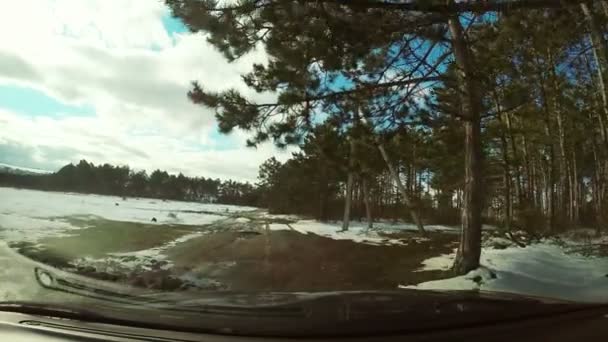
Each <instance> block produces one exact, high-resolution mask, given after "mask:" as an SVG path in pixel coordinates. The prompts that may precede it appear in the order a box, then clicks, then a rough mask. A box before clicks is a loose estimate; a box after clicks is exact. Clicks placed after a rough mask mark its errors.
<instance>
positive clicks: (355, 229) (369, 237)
mask: <svg viewBox="0 0 608 342" xmlns="http://www.w3.org/2000/svg"><path fill="white" fill-rule="evenodd" d="M290 226H291V228H290ZM425 228H426V229H427V231H441V232H452V231H454V229H455V228H452V227H446V226H439V225H435V226H425ZM269 229H270V230H295V231H297V232H299V233H302V234H315V235H319V236H324V237H328V238H330V239H334V240H351V241H354V242H358V243H365V244H370V245H407V244H409V243H412V242H413V243H420V242H425V241H429V238H426V237H422V236H417V235H412V236H408V237H407V238H402V239H395V238H388V237H383V236H381V235H380V233H386V234H391V233H392V234H394V233H399V232H404V231H406V232H417V231H418V229H417V228H416V226H415V225H412V224H404V223H390V222H375V223H374V227H373V228H372V229H369V228H368V227H367V223H366V222H357V221H355V222H351V223H350V225H349V228H348V230H347V231H345V232H342V231H341V229H342V222H340V221H337V222H319V221H315V220H300V221H297V222H294V223H290V224H289V225H287V224H283V223H271V224H269Z"/></svg>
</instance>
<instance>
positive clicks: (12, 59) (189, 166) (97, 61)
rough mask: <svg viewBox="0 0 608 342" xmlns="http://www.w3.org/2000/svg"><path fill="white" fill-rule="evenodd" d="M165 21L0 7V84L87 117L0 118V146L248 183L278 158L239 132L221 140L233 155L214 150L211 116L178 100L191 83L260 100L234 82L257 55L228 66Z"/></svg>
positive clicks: (84, 5) (95, 9) (129, 9)
mask: <svg viewBox="0 0 608 342" xmlns="http://www.w3.org/2000/svg"><path fill="white" fill-rule="evenodd" d="M166 15H168V10H167V8H165V7H164V5H163V4H162V2H161V1H153V0H54V1H53V0H20V1H11V2H8V1H7V2H2V3H0V83H2V84H9V85H10V84H19V85H22V86H23V85H25V86H28V87H32V88H35V89H38V90H40V91H42V92H44V93H46V94H47V95H49V96H51V97H54V98H56V99H58V100H59V101H62V102H64V103H68V104H79V105H81V104H87V105H90V106H92V107H93V108H95V111H96V114H97V115H96V116H95V117H63V116H61V117H54V118H50V117H44V118H40V117H38V118H31V117H26V116H23V115H19V113H14V112H9V111H6V110H5V111H0V126H1V127H2V128H1V131H2V132H3V136H0V143H2V141H3V142H4V143H5V144H8V143H9V142H10V143H12V144H15V143H16V144H18V145H19V146H25V147H28V148H29V150H28V151H34V152H33V153H34V154H35V157H36V158H37V160H38V161H41V160H44V159H45V158H50V157H51V156H54V155H55V153H50V152H49V151H57V149H60V150H61V151H69V153H67V152H66V153H64V154H66V157H68V156H67V154H70V156H69V158H81V157H82V158H87V159H89V160H92V161H94V162H112V163H128V164H131V165H133V166H135V167H137V168H146V169H151V168H157V167H158V168H162V169H167V170H171V171H174V172H177V171H184V172H185V173H188V174H191V175H195V174H196V175H205V176H213V177H216V176H217V177H222V178H230V177H234V178H239V179H253V178H255V175H256V174H257V165H258V164H259V163H260V162H261V161H263V160H264V159H266V158H268V157H270V156H272V155H274V154H276V153H278V151H277V150H275V149H274V148H273V147H271V146H265V147H262V148H260V149H259V150H257V151H256V150H251V149H246V148H244V147H242V146H243V144H244V141H245V137H244V135H243V134H242V133H237V135H236V136H235V137H232V138H230V139H232V141H233V143H237V144H238V148H233V149H230V150H225V149H222V148H221V147H222V146H218V142H217V141H214V140H213V139H210V133H211V132H212V130H213V129H214V125H215V118H214V116H213V113H212V112H211V111H210V110H208V109H205V108H201V107H198V106H195V105H193V104H191V103H190V102H189V101H188V99H187V97H186V93H187V91H188V88H189V83H190V81H191V80H199V81H201V83H203V84H204V85H205V87H207V88H210V89H215V90H221V89H227V88H231V87H236V88H238V89H240V90H242V91H244V92H246V93H247V94H249V95H250V96H255V97H258V98H263V97H266V98H268V97H269V95H257V94H253V93H252V92H251V91H250V90H249V89H247V88H246V87H245V86H244V84H243V83H242V81H241V78H240V75H241V74H242V73H244V72H246V71H248V70H249V69H250V68H251V63H253V62H264V61H265V56H264V54H263V53H261V52H255V53H252V54H250V55H248V56H246V57H245V58H244V59H242V60H240V61H238V62H236V63H233V64H229V63H227V62H226V61H225V59H224V58H223V56H222V55H221V54H220V53H219V52H217V51H216V50H215V49H214V48H213V47H211V46H210V45H209V44H208V43H207V42H206V41H205V38H204V37H203V36H202V35H192V34H178V35H176V36H174V37H170V36H169V34H168V33H167V32H166V31H165V28H164V26H163V24H162V18H163V16H166ZM49 114H53V113H49ZM33 132H36V134H33ZM39 133H40V134H39ZM134 133H137V134H134ZM45 151H46V152H45ZM287 155H288V154H287V153H283V157H282V159H284V158H285V157H286V156H287ZM65 161H74V160H67V159H66V160H62V161H61V162H65ZM46 162H54V163H58V162H60V160H59V159H58V160H55V161H50V160H47V161H46Z"/></svg>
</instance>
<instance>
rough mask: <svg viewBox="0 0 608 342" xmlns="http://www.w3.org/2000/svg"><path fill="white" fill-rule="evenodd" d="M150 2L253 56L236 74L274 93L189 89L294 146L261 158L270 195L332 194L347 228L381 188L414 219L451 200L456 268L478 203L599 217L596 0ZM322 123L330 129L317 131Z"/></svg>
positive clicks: (465, 252) (601, 84) (607, 64)
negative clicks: (289, 154)
mask: <svg viewBox="0 0 608 342" xmlns="http://www.w3.org/2000/svg"><path fill="white" fill-rule="evenodd" d="M165 1H166V3H167V4H168V5H169V6H170V8H171V9H172V12H173V14H174V16H176V17H177V18H179V19H181V20H182V21H183V22H184V23H185V24H186V25H187V26H188V28H189V29H190V30H191V31H192V32H202V33H204V34H206V35H207V37H208V41H209V42H210V43H212V44H213V45H214V46H215V47H216V48H217V49H218V50H219V51H221V52H222V53H223V54H224V56H225V57H226V59H227V60H230V61H232V60H235V59H238V58H240V57H242V56H244V55H246V54H247V53H248V52H250V51H253V50H255V49H259V48H263V49H264V50H265V52H266V54H267V55H268V58H269V60H268V63H265V64H256V65H253V68H252V71H251V72H249V73H247V74H244V75H243V80H244V81H245V83H246V84H247V86H249V87H250V88H251V89H252V90H255V91H256V92H259V93H274V94H276V98H275V99H274V100H272V101H268V102H259V101H256V100H255V99H254V98H253V97H250V96H244V95H243V94H242V93H241V92H240V91H238V90H236V89H229V90H225V91H221V92H213V91H209V90H208V89H207V88H206V87H205V85H204V84H200V83H198V82H194V83H193V85H192V89H191V90H190V92H189V93H188V96H189V98H190V99H191V101H192V102H194V103H197V104H200V105H203V106H206V107H209V108H212V109H214V110H215V115H216V118H217V119H218V122H219V126H220V129H221V130H222V131H223V132H225V133H228V132H230V131H231V130H233V129H236V128H239V129H243V130H246V131H248V132H250V133H251V139H250V141H249V144H250V145H256V144H258V143H260V142H263V141H266V140H272V141H274V142H275V144H277V145H278V146H286V145H290V144H296V145H301V146H308V151H306V149H305V150H304V151H303V152H302V154H301V155H299V156H295V157H294V158H293V159H292V160H290V161H288V162H287V163H286V164H282V165H280V166H278V165H277V163H275V162H274V161H269V162H268V163H266V165H265V170H264V172H265V174H266V173H268V174H273V175H276V177H270V178H269V179H268V180H267V181H265V182H262V184H263V185H264V186H265V187H266V188H267V189H283V190H282V191H278V190H277V191H274V192H273V191H272V190H269V191H270V193H274V194H275V195H274V196H272V195H268V194H267V195H266V196H267V197H266V198H265V200H266V201H267V202H268V203H269V205H270V206H276V207H277V208H281V206H283V207H284V206H286V205H287V204H288V203H293V208H297V210H307V211H310V212H313V211H315V210H316V212H317V215H318V216H319V217H323V216H325V215H327V210H328V208H332V206H333V205H334V204H332V203H333V202H332V201H333V199H335V197H336V196H335V195H336V194H343V195H342V197H343V199H344V200H343V205H344V206H343V217H344V227H343V229H348V224H347V221H348V218H349V217H350V216H351V214H352V213H351V209H353V207H355V206H356V205H358V204H357V203H359V202H360V201H359V199H360V198H362V199H364V200H363V202H367V203H375V209H376V210H379V209H380V208H381V209H380V210H385V209H386V208H387V207H386V206H385V205H378V204H379V203H380V202H382V201H386V200H387V198H390V197H391V196H390V195H387V194H384V195H383V196H380V197H382V199H378V198H377V197H378V196H377V194H378V191H379V190H378V188H382V189H383V190H382V191H384V190H387V191H388V192H390V193H392V194H393V195H394V196H393V198H392V203H399V204H401V205H402V206H403V210H402V214H403V215H408V217H409V219H410V220H412V221H413V222H415V223H416V224H417V225H418V227H419V230H420V232H421V233H424V223H425V216H424V211H425V208H428V207H429V204H431V205H430V206H431V207H432V208H434V210H437V211H442V210H444V209H445V210H446V213H447V212H448V211H449V209H450V208H453V207H456V208H457V209H459V211H460V214H459V216H460V223H461V225H462V234H461V240H460V246H459V250H458V253H457V258H456V262H455V265H454V269H455V271H456V272H458V273H465V272H467V271H469V270H472V269H474V268H476V267H477V266H478V265H479V255H480V245H481V243H480V241H481V227H482V220H483V219H484V217H485V218H486V219H495V220H497V221H500V222H501V224H502V225H503V226H504V227H506V228H507V229H509V228H511V227H514V226H520V227H524V228H528V229H535V230H538V231H541V232H544V233H551V232H555V231H556V230H558V229H560V228H562V227H563V226H571V225H577V224H587V225H593V226H595V227H596V228H597V230H598V232H599V231H601V230H602V229H603V227H604V226H605V225H606V217H607V208H606V195H607V193H608V189H607V184H608V162H607V161H608V130H607V128H606V125H607V123H606V122H607V120H608V88H607V87H606V85H605V82H606V79H607V76H608V75H607V70H608V42H607V40H606V31H607V28H608V5H607V4H606V2H605V1H591V0H570V1H561V0H530V1H526V0H509V1H498V0H483V1H482V0H480V1H466V2H465V1H461V2H457V1H453V0H448V1H445V0H440V1H433V0H424V1H408V2H403V1H390V0H389V1H376V0H361V1H329V0H322V1H316V0H315V1H307V0H304V1H301V0H297V1H296V0H294V1H283V0H244V1H240V2H238V3H235V4H223V3H219V2H216V1H211V0H208V1H193V0H165ZM323 130H330V131H333V132H334V133H333V134H334V135H335V138H332V139H333V140H332V139H329V138H328V142H327V144H326V143H325V140H324V139H325V137H324V134H325V133H322V131H323ZM338 141H339V142H338ZM328 150H335V151H339V152H337V153H336V154H335V155H332V154H330V153H328V152H327V151H328ZM315 162H316V163H317V165H316V167H313V165H314V163H315ZM374 165H382V167H380V168H378V169H375V167H374ZM273 170H274V171H273ZM277 170H278V171H277ZM306 170H314V171H316V172H317V173H313V174H311V173H309V172H308V171H306ZM288 173H292V174H293V175H297V177H289V176H287V174H288ZM302 175H303V176H305V177H303V178H304V179H302V178H301V177H300V176H302ZM321 175H324V176H321ZM332 177H333V178H332ZM271 179H274V180H275V181H272V180H271ZM284 179H291V181H286V180H284ZM312 179H316V182H313V180H312ZM325 179H330V180H332V181H330V182H325V181H322V180H325ZM294 182H295V183H298V182H303V184H305V183H306V182H308V183H309V184H308V186H304V185H303V184H294ZM383 182H387V183H390V184H391V185H390V186H380V185H379V184H383ZM424 185H426V186H427V187H428V186H429V185H430V186H431V189H432V190H429V191H419V190H418V189H419V188H423V187H424ZM313 189H315V190H313ZM389 189H390V190H389ZM290 192H292V193H294V195H293V196H292V197H291V198H285V197H283V198H282V199H276V198H275V197H276V196H279V195H281V196H286V195H285V194H286V193H290ZM298 192H300V193H302V194H308V196H310V199H314V198H316V199H317V201H313V202H311V201H304V200H302V199H301V198H300V197H298V196H299V195H295V194H297V193H298ZM327 193H330V195H329V196H328V195H326V194H327ZM331 194H333V195H331ZM362 194H367V195H362ZM374 195H376V199H374ZM332 196H333V197H332ZM339 196H340V195H338V197H339ZM353 196H354V197H355V200H354V201H353ZM396 197H399V199H398V200H397V199H396ZM429 197H430V198H429ZM298 201H300V202H301V203H300V204H297V203H298ZM353 202H354V203H353ZM425 202H426V203H425ZM314 203H316V204H317V206H318V207H317V208H316V209H315V208H314V206H313V204H314ZM322 203H327V204H322ZM322 206H325V209H323V208H321V207H322ZM304 207H307V209H302V208H304ZM370 208H371V206H370ZM281 210H286V211H289V210H288V209H285V208H283V209H281ZM354 210H355V212H357V211H358V209H356V208H355V209H354ZM448 216H449V215H448Z"/></svg>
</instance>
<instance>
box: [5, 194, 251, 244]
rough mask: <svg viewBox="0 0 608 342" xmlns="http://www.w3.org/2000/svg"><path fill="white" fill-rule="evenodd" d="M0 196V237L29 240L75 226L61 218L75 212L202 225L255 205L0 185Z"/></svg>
mask: <svg viewBox="0 0 608 342" xmlns="http://www.w3.org/2000/svg"><path fill="white" fill-rule="evenodd" d="M0 198H1V199H2V200H1V201H0V238H1V239H5V240H32V239H36V238H39V237H42V236H48V235H54V234H59V233H60V232H62V231H65V230H69V229H77V228H78V227H75V226H72V225H70V224H69V223H68V222H66V220H65V219H66V218H67V217H70V216H72V217H73V216H76V215H79V216H83V215H87V216H93V217H101V218H104V219H107V220H113V221H124V222H140V223H151V220H152V218H156V220H157V222H156V224H171V225H205V224H209V223H212V222H215V221H217V220H219V219H222V218H223V216H221V215H225V213H226V212H238V211H249V210H255V209H256V208H252V207H240V206H233V205H217V204H203V203H195V202H178V201H163V200H159V199H149V198H126V199H125V200H123V199H122V198H121V197H117V196H102V195H91V194H76V193H63V192H46V191H36V190H24V189H14V188H3V187H0ZM202 211H204V213H203V212H202Z"/></svg>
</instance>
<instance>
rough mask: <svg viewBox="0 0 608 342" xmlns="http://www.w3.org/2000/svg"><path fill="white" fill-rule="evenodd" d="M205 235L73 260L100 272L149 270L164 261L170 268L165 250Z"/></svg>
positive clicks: (192, 234) (195, 235)
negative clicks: (132, 250)
mask: <svg viewBox="0 0 608 342" xmlns="http://www.w3.org/2000/svg"><path fill="white" fill-rule="evenodd" d="M201 235H203V233H201V232H195V233H191V234H186V235H184V236H181V237H179V238H177V239H175V240H173V241H170V242H168V243H166V244H164V245H162V246H159V247H154V248H149V249H143V250H139V251H134V252H125V253H109V254H108V256H106V257H102V258H91V257H83V258H80V259H77V260H75V261H73V264H74V265H75V266H77V267H78V266H92V267H94V268H95V269H96V270H97V271H98V272H109V273H115V272H119V273H120V272H125V271H135V270H138V271H142V270H144V271H149V270H151V269H152V268H153V264H155V263H158V262H163V265H162V266H161V267H160V268H161V269H170V268H171V267H173V264H171V263H170V262H169V261H168V260H167V256H166V255H165V254H164V252H165V251H166V250H167V249H169V248H172V247H174V246H175V245H177V244H180V243H182V242H186V241H188V240H191V239H194V238H197V237H199V236H201Z"/></svg>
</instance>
